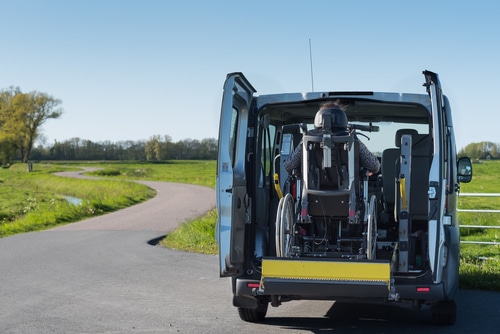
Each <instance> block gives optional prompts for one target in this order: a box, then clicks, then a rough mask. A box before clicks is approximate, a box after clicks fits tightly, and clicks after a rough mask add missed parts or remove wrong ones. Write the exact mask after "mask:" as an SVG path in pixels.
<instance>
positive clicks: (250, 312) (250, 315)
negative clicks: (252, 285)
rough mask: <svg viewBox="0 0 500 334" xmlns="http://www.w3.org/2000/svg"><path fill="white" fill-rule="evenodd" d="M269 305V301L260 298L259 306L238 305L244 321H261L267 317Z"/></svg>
mask: <svg viewBox="0 0 500 334" xmlns="http://www.w3.org/2000/svg"><path fill="white" fill-rule="evenodd" d="M268 306H269V302H267V301H263V300H260V301H259V306H257V308H245V307H238V314H239V315H240V318H241V320H243V321H246V322H260V321H262V320H264V318H265V317H266V314H267V308H268Z"/></svg>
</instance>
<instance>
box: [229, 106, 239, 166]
mask: <svg viewBox="0 0 500 334" xmlns="http://www.w3.org/2000/svg"><path fill="white" fill-rule="evenodd" d="M237 131H238V110H237V109H236V108H234V107H233V112H232V114H231V128H230V131H229V145H230V147H229V155H230V156H229V158H230V159H231V166H234V155H235V152H236V133H237Z"/></svg>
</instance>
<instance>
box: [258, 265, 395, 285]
mask: <svg viewBox="0 0 500 334" xmlns="http://www.w3.org/2000/svg"><path fill="white" fill-rule="evenodd" d="M262 278H263V279H264V278H281V279H312V280H342V281H365V282H385V283H387V284H389V282H390V279H391V268H390V263H375V262H333V261H300V260H286V261H285V260H272V259H264V260H263V261H262Z"/></svg>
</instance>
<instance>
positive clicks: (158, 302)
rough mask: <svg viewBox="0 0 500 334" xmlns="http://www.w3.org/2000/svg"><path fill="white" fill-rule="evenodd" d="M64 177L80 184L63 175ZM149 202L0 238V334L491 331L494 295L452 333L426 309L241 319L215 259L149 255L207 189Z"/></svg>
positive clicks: (163, 193)
mask: <svg viewBox="0 0 500 334" xmlns="http://www.w3.org/2000/svg"><path fill="white" fill-rule="evenodd" d="M63 176H78V175H75V174H65V175H63ZM143 183H144V184H146V185H148V186H150V187H152V188H154V189H156V190H157V192H158V194H157V196H156V197H155V198H153V199H151V200H149V201H147V202H145V203H142V204H138V205H135V206H133V207H130V208H127V209H124V210H121V211H118V212H115V213H111V214H107V215H104V216H100V217H96V218H92V219H88V220H84V221H81V222H78V223H74V224H70V225H65V226H62V227H58V228H54V229H51V230H47V231H43V232H34V233H26V234H22V235H16V236H12V237H7V238H3V239H0V333H2V334H5V333H65V334H67V333H110V334H111V333H113V334H115V333H235V332H241V333H262V332H266V333H327V332H335V333H421V332H427V333H470V332H478V333H496V332H497V330H498V328H500V311H499V310H500V294H498V293H489V292H482V291H468V290H464V291H460V296H459V317H458V321H457V325H455V326H453V327H433V326H431V325H430V315H429V312H428V310H422V311H418V312H415V311H413V310H410V309H408V308H406V307H394V306H389V305H384V306H373V305H367V304H348V303H332V302H303V301H298V302H292V303H285V304H284V305H283V306H281V307H279V308H271V309H270V310H269V312H268V318H267V319H266V321H265V322H264V323H262V324H249V323H245V322H242V321H241V320H239V317H238V315H237V311H236V309H235V308H234V307H233V306H232V305H231V287H230V281H229V280H227V279H220V278H219V277H218V259H217V257H216V256H210V255H201V254H192V253H186V252H182V251H175V250H170V249H164V248H161V247H155V246H154V244H155V240H158V238H160V237H162V236H163V235H165V234H166V233H167V232H168V231H170V230H172V229H174V228H175V227H176V226H178V224H179V223H181V222H182V221H184V220H185V219H187V218H191V217H195V216H199V215H201V214H203V213H205V212H206V211H208V210H209V209H211V208H213V207H214V205H215V194H214V191H213V190H212V189H209V188H204V187H198V186H190V185H181V184H175V183H163V182H143Z"/></svg>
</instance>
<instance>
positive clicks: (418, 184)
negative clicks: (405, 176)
mask: <svg viewBox="0 0 500 334" xmlns="http://www.w3.org/2000/svg"><path fill="white" fill-rule="evenodd" d="M403 135H411V137H412V153H411V161H412V162H411V184H410V199H411V207H410V214H411V215H412V218H414V219H426V218H427V215H428V202H427V199H428V195H427V191H428V186H429V164H430V136H429V135H427V134H419V133H418V132H417V131H416V130H415V129H400V130H398V131H397V132H396V136H395V144H396V148H389V149H386V150H384V152H383V153H382V180H383V181H382V182H383V194H384V203H385V205H386V211H387V212H393V213H394V219H395V220H397V215H398V213H397V211H398V208H397V206H396V205H395V204H396V203H398V200H397V199H398V198H399V196H400V194H399V189H398V183H397V180H398V178H399V160H400V156H401V137H402V136H403Z"/></svg>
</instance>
